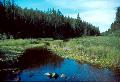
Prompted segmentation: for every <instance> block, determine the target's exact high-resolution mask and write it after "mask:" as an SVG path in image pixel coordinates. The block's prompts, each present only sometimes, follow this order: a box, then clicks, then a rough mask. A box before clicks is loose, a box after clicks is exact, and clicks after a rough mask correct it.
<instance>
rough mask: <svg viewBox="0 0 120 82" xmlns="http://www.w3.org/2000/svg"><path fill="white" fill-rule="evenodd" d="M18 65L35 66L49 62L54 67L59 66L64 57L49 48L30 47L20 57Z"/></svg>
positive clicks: (24, 66) (23, 66) (22, 66)
mask: <svg viewBox="0 0 120 82" xmlns="http://www.w3.org/2000/svg"><path fill="white" fill-rule="evenodd" d="M18 60H19V62H18V65H19V67H20V68H23V69H25V68H33V67H34V68H35V67H41V66H44V65H47V64H51V65H52V66H54V67H59V66H60V63H61V62H62V61H63V58H61V57H60V56H58V55H56V54H55V53H53V52H51V51H50V50H48V49H47V48H30V49H27V50H25V52H24V53H23V55H22V56H21V57H20V58H18Z"/></svg>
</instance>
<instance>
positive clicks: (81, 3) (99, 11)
mask: <svg viewBox="0 0 120 82" xmlns="http://www.w3.org/2000/svg"><path fill="white" fill-rule="evenodd" d="M16 3H17V4H18V5H19V6H21V7H23V8H25V7H27V8H33V9H36V8H37V9H40V10H47V9H48V8H54V9H60V11H61V12H62V13H63V14H64V15H66V16H68V15H69V16H70V17H73V18H76V17H77V14H78V13H79V14H80V17H81V19H82V20H84V21H87V22H89V23H91V24H93V25H95V26H97V27H99V29H100V31H101V32H104V31H106V30H107V29H108V28H110V25H111V23H112V22H113V21H114V20H115V13H116V8H117V7H118V6H120V0H16Z"/></svg>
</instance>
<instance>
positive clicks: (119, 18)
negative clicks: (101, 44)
mask: <svg viewBox="0 0 120 82" xmlns="http://www.w3.org/2000/svg"><path fill="white" fill-rule="evenodd" d="M116 30H120V7H118V8H117V12H116V18H115V21H114V22H113V23H112V24H111V28H110V29H109V30H108V31H116Z"/></svg>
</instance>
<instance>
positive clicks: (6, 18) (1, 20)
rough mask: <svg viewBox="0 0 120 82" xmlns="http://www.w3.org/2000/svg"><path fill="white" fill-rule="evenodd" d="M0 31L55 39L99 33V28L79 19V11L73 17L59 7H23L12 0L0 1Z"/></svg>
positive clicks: (28, 36)
mask: <svg viewBox="0 0 120 82" xmlns="http://www.w3.org/2000/svg"><path fill="white" fill-rule="evenodd" d="M0 33H1V34H4V33H5V34H6V35H8V36H9V35H12V36H13V37H14V38H39V37H42V38H44V37H52V38H56V39H66V38H73V37H80V36H94V35H100V31H99V28H98V27H95V26H93V25H92V24H90V23H88V22H85V21H83V20H81V18H80V16H79V13H78V15H77V18H76V19H75V18H71V17H69V16H68V17H66V16H64V15H63V14H62V12H61V11H60V10H59V9H58V10H55V9H48V11H40V10H38V9H37V8H36V10H33V9H27V8H24V9H23V8H21V7H19V6H18V5H16V4H14V0H12V1H11V0H7V1H6V0H3V2H0Z"/></svg>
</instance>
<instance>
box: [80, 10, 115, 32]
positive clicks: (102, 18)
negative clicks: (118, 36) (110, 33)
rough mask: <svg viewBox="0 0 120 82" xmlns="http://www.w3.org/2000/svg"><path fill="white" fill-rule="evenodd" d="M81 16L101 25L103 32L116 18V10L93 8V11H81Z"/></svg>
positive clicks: (96, 24)
mask: <svg viewBox="0 0 120 82" xmlns="http://www.w3.org/2000/svg"><path fill="white" fill-rule="evenodd" d="M80 17H81V18H82V19H83V20H85V21H87V22H90V23H92V24H93V25H95V26H98V27H100V30H101V32H103V31H105V30H107V29H108V28H110V25H111V23H112V22H113V21H114V19H115V11H114V10H108V11H104V10H93V11H86V12H83V13H80ZM103 27H104V28H103Z"/></svg>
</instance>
